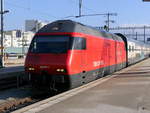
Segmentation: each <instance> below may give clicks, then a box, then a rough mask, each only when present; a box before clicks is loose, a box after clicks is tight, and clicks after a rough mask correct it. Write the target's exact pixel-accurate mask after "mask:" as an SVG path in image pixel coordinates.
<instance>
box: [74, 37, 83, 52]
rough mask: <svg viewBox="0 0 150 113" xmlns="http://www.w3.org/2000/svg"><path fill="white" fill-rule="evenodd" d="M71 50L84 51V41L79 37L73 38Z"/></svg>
mask: <svg viewBox="0 0 150 113" xmlns="http://www.w3.org/2000/svg"><path fill="white" fill-rule="evenodd" d="M72 49H75V50H82V49H86V39H85V38H80V37H73V42H72Z"/></svg>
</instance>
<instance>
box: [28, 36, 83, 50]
mask: <svg viewBox="0 0 150 113" xmlns="http://www.w3.org/2000/svg"><path fill="white" fill-rule="evenodd" d="M69 49H70V50H83V49H86V39H85V38H80V37H69V36H36V37H34V39H33V41H32V43H31V45H30V48H29V51H30V52H32V53H66V52H67V50H69Z"/></svg>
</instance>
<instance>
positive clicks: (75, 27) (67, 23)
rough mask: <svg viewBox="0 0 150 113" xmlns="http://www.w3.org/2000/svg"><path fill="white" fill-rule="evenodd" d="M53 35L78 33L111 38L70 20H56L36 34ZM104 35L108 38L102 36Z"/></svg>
mask: <svg viewBox="0 0 150 113" xmlns="http://www.w3.org/2000/svg"><path fill="white" fill-rule="evenodd" d="M51 32H52V33H55V32H78V33H85V34H89V35H93V36H98V37H104V38H111V39H113V38H112V37H111V36H109V35H112V34H110V33H107V32H105V31H102V30H99V29H96V28H93V27H90V26H86V25H83V24H81V23H78V22H75V21H72V20H58V21H55V22H52V23H50V24H47V25H45V26H44V27H43V28H41V29H40V30H39V31H38V32H37V33H51ZM104 33H105V34H107V35H108V36H104Z"/></svg>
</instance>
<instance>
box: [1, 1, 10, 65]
mask: <svg viewBox="0 0 150 113" xmlns="http://www.w3.org/2000/svg"><path fill="white" fill-rule="evenodd" d="M3 3H4V2H3V0H1V11H0V15H1V59H0V60H1V64H0V65H1V67H4V44H3V39H4V14H5V13H8V12H9V11H8V10H5V11H4V8H3V6H4V4H3Z"/></svg>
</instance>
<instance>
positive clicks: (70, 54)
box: [25, 20, 150, 91]
mask: <svg viewBox="0 0 150 113" xmlns="http://www.w3.org/2000/svg"><path fill="white" fill-rule="evenodd" d="M149 55H150V45H148V44H146V43H144V42H141V41H137V40H134V39H130V38H128V37H126V36H124V35H123V34H121V33H109V32H106V31H103V30H99V29H96V28H93V27H90V26H87V25H83V24H81V23H78V22H75V21H72V20H57V21H55V22H52V23H50V24H48V25H45V26H44V27H43V28H41V29H40V30H39V31H38V32H37V33H36V34H35V36H34V37H33V40H32V42H31V44H30V47H29V50H28V53H27V56H26V60H25V71H26V72H27V73H28V74H29V76H30V81H31V83H32V86H33V87H36V88H41V89H44V90H45V89H46V90H49V91H66V90H69V89H72V88H76V87H79V86H81V85H83V84H86V83H89V82H91V81H94V80H96V79H99V78H101V77H104V76H106V75H108V74H111V73H113V72H115V71H118V70H121V69H123V68H126V67H127V66H129V65H132V64H135V63H137V62H139V61H141V60H143V59H146V58H148V57H149Z"/></svg>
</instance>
